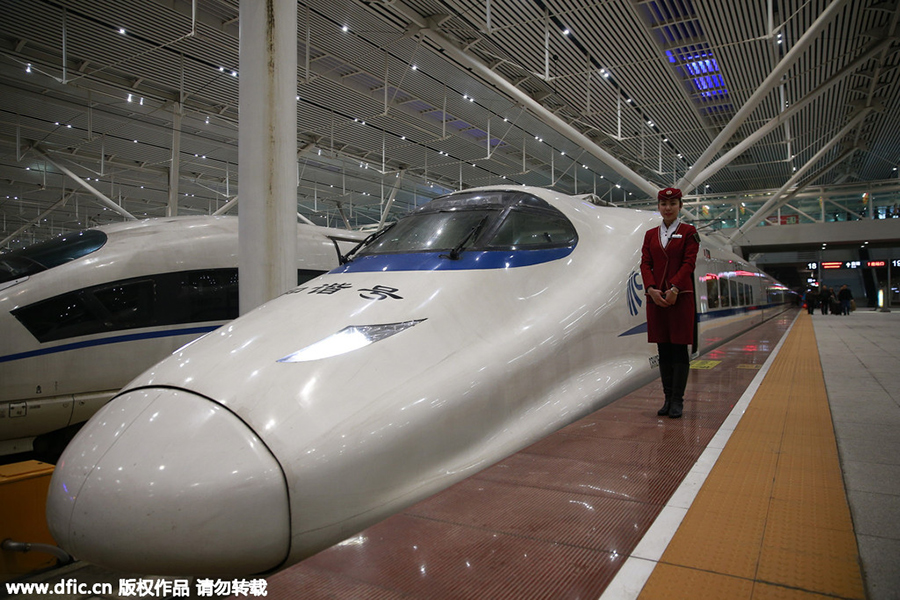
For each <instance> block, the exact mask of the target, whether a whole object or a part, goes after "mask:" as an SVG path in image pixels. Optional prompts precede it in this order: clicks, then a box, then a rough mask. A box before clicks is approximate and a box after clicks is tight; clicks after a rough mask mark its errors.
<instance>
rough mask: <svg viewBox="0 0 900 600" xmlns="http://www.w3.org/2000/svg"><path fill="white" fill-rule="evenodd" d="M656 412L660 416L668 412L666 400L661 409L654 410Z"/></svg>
mask: <svg viewBox="0 0 900 600" xmlns="http://www.w3.org/2000/svg"><path fill="white" fill-rule="evenodd" d="M656 414H658V415H659V416H661V417H664V416H666V415H667V414H669V401H668V400H666V403H665V404H663V405H662V408H661V409H659V410H658V411H656Z"/></svg>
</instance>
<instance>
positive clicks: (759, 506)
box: [640, 313, 865, 600]
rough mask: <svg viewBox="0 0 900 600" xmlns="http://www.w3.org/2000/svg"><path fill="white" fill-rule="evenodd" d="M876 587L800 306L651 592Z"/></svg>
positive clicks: (858, 594)
mask: <svg viewBox="0 0 900 600" xmlns="http://www.w3.org/2000/svg"><path fill="white" fill-rule="evenodd" d="M823 596H827V597H830V598H854V599H860V600H863V599H864V598H865V590H864V586H863V581H862V575H861V573H860V568H859V555H858V552H857V547H856V537H855V536H854V533H853V524H852V522H851V520H850V509H849V507H848V505H847V496H846V493H845V491H844V485H843V480H842V478H841V467H840V463H839V462H838V453H837V445H836V443H835V439H834V429H833V426H832V422H831V411H830V409H829V407H828V398H827V395H826V391H825V381H824V379H823V376H822V367H821V364H820V362H819V353H818V351H817V349H816V338H815V332H814V330H813V323H812V319H811V317H810V316H809V315H808V314H805V313H804V314H801V315H800V316H799V317H798V319H797V321H796V322H795V323H794V326H793V328H792V329H791V331H790V333H789V335H788V338H787V340H786V341H785V343H784V345H783V347H782V349H781V352H780V353H779V354H778V356H777V357H776V358H775V361H774V362H773V364H772V367H771V369H770V370H769V373H768V374H767V375H766V377H765V378H764V379H763V382H762V383H761V384H760V387H759V389H758V390H757V392H756V394H755V395H754V397H753V400H752V401H751V402H750V405H749V407H748V408H747V411H746V412H745V413H744V415H743V417H742V418H741V420H740V422H739V423H738V425H737V427H736V428H735V430H734V433H733V434H732V435H731V438H730V439H729V441H728V443H727V444H726V445H725V448H724V449H723V450H722V453H721V455H720V456H719V459H718V460H717V461H716V464H715V466H714V467H713V469H712V471H711V472H710V474H709V477H707V479H706V482H705V483H704V484H703V487H702V488H701V489H700V491H699V493H698V494H697V497H696V499H695V500H694V502H693V504H692V505H691V508H690V509H689V510H688V512H687V514H686V515H685V517H684V520H683V521H682V523H681V526H680V527H679V529H678V531H677V532H676V533H675V536H674V537H673V538H672V541H671V542H670V543H669V545H668V547H667V549H666V551H665V553H664V554H663V556H662V558H661V559H660V561H659V563H658V564H657V566H656V568H655V569H654V571H653V573H652V574H651V576H650V578H649V579H648V580H647V583H646V585H645V586H644V589H643V591H642V592H641V595H640V599H641V600H654V599H657V598H678V599H681V598H691V599H692V600H702V599H705V598H711V599H716V600H718V599H721V598H729V599H730V600H740V599H748V600H750V599H752V600H757V599H762V598H779V599H780V598H783V599H801V598H819V597H823Z"/></svg>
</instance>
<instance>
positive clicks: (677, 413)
mask: <svg viewBox="0 0 900 600" xmlns="http://www.w3.org/2000/svg"><path fill="white" fill-rule="evenodd" d="M683 408H684V401H681V402H679V401H677V400H673V401H672V405H671V406H670V407H669V418H670V419H680V418H681V411H682V410H683Z"/></svg>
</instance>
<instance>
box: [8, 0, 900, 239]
mask: <svg viewBox="0 0 900 600" xmlns="http://www.w3.org/2000/svg"><path fill="white" fill-rule="evenodd" d="M0 10H2V15H3V18H2V19H0V218H2V223H0V226H2V230H0V240H2V243H0V248H10V247H19V246H21V245H24V244H26V243H30V242H32V241H37V240H40V239H44V238H46V237H50V236H53V235H57V234H59V233H61V232H65V231H69V230H75V229H81V228H83V227H86V226H91V225H96V224H102V223H106V222H110V221H115V220H121V219H122V218H123V217H122V216H121V215H120V214H118V212H116V211H115V210H113V209H112V208H111V207H110V205H109V203H108V202H107V203H106V204H104V201H102V200H100V198H99V197H98V194H99V195H102V196H105V197H106V198H108V199H109V200H110V201H112V203H114V204H116V205H118V206H120V207H121V208H122V209H123V210H124V211H125V212H127V213H129V214H131V215H133V216H135V217H139V218H144V217H157V216H164V215H165V214H166V205H167V203H168V193H169V185H170V178H169V167H170V165H171V164H173V163H172V151H173V144H176V142H175V141H174V136H173V129H174V125H173V124H174V123H178V122H179V121H180V135H179V137H178V141H177V146H178V161H177V163H178V169H177V171H178V177H177V185H178V192H179V209H178V210H179V214H207V213H211V212H214V211H216V210H218V209H220V208H222V207H223V206H224V205H225V204H226V203H227V201H228V200H229V199H230V198H232V197H234V196H235V195H236V194H237V193H238V179H237V172H238V142H237V140H238V102H239V98H238V82H239V78H240V56H239V40H238V37H239V27H240V20H239V11H240V6H239V2H238V0H196V1H195V2H191V1H189V0H65V1H62V0H0ZM898 18H900V2H898V0H889V1H879V0H765V1H763V0H738V1H735V0H703V1H700V0H693V1H692V0H595V1H589V0H579V1H575V0H477V1H475V0H444V1H437V0H384V1H381V0H309V1H301V2H298V5H297V41H298V46H297V52H298V71H297V123H296V126H297V133H298V146H299V147H298V165H297V175H298V181H299V184H298V188H297V202H298V212H299V213H300V214H301V215H303V216H304V217H305V218H308V219H310V220H312V221H314V222H317V223H323V224H325V223H328V224H331V225H337V226H342V225H343V224H344V223H345V222H346V223H349V224H351V225H352V226H354V227H361V226H373V225H375V224H377V223H378V222H379V220H380V219H381V217H382V210H383V209H384V207H385V206H386V205H387V199H388V198H390V197H391V195H392V192H394V191H395V190H396V200H395V202H394V203H393V205H392V208H391V213H390V215H389V218H396V217H397V216H400V215H402V214H404V213H405V212H407V211H409V210H410V209H412V208H413V207H415V206H416V205H418V204H421V203H422V202H425V201H427V200H428V199H430V198H432V197H434V196H437V195H440V194H442V193H446V192H449V191H452V190H455V189H459V188H467V187H473V186H480V185H493V184H500V183H516V184H528V185H537V186H543V187H553V188H555V189H558V190H560V191H564V192H567V193H578V194H584V193H596V194H597V195H598V196H601V197H603V198H605V199H607V200H611V201H613V202H614V203H617V204H625V205H634V206H641V205H644V206H646V204H647V200H648V189H649V188H651V187H656V188H662V187H666V186H670V185H673V184H676V183H679V182H682V178H684V177H685V175H686V174H688V175H689V179H690V181H688V182H687V183H682V185H683V186H684V187H685V188H686V189H693V191H692V194H693V196H694V199H695V200H696V199H697V198H710V199H715V198H721V199H723V200H725V201H730V202H738V201H740V199H741V198H743V197H754V198H757V199H759V198H763V197H764V196H765V195H766V194H771V193H772V192H773V191H774V190H779V189H781V188H783V187H784V186H786V185H787V186H788V188H789V189H794V190H795V191H796V190H797V189H799V188H803V189H804V193H805V194H807V195H810V194H811V195H813V196H816V195H819V196H821V195H828V194H830V193H832V192H834V191H835V190H838V191H839V192H840V193H841V194H845V195H855V194H861V193H864V192H867V191H870V192H871V191H873V190H875V191H876V193H880V192H879V190H886V192H885V193H888V194H893V195H894V197H896V194H897V191H896V190H897V186H896V184H897V183H898V172H897V167H898V164H900V74H898V69H897V66H898V62H900V54H898V52H897V50H898V47H900V46H898V43H897V21H898ZM764 127H765V128H766V129H762V128H764ZM723 130H725V131H726V132H727V131H729V130H733V133H732V134H731V135H725V136H724V137H725V138H727V139H724V140H723V139H722V138H723V135H722V132H723ZM755 132H760V133H758V134H757V135H756V136H754V133H755ZM751 136H752V137H751ZM745 140H746V143H745V144H741V142H744V141H745ZM743 145H746V146H747V149H746V150H743V151H740V150H741V148H743ZM719 146H720V149H718V150H716V152H715V153H714V154H713V155H712V156H711V159H718V158H721V157H723V156H726V153H728V152H729V151H730V150H732V149H733V148H735V147H738V150H736V151H735V156H734V157H733V158H731V157H726V158H725V159H724V160H723V161H722V163H720V166H721V168H718V169H717V170H715V171H714V172H708V173H706V174H704V176H703V178H701V177H699V175H700V172H701V168H702V165H701V164H700V163H704V162H706V157H704V153H707V150H708V149H709V148H710V147H713V148H717V147H719ZM607 157H612V159H613V160H608V159H607ZM692 167H696V168H695V169H692ZM71 175H75V176H77V177H78V178H79V179H80V180H81V181H82V182H83V183H81V182H79V181H77V180H76V179H74V178H73V177H71ZM84 184H87V186H90V187H91V188H93V190H90V189H88V187H87V186H86V185H84ZM694 188H695V189H694ZM95 191H96V192H97V193H94V192H95ZM760 204H761V202H760Z"/></svg>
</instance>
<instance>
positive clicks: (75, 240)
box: [0, 217, 362, 456]
mask: <svg viewBox="0 0 900 600" xmlns="http://www.w3.org/2000/svg"><path fill="white" fill-rule="evenodd" d="M329 236H331V237H329ZM344 238H349V240H351V241H352V240H353V239H356V241H359V240H360V239H362V238H361V236H360V235H359V234H358V233H355V232H348V231H341V230H334V229H326V228H318V227H314V226H310V225H299V224H298V226H297V256H298V264H297V276H298V282H303V281H306V280H308V279H311V278H313V277H315V276H317V275H320V274H322V273H324V272H326V271H329V270H331V269H333V268H334V267H336V266H337V265H338V264H340V261H339V256H340V252H339V251H338V250H337V249H336V247H335V242H334V241H333V239H341V240H342V241H341V242H339V243H340V244H341V245H342V246H343V250H342V251H344V252H346V251H347V250H348V249H349V248H351V247H352V245H353V244H351V241H343V240H344ZM237 266H238V239H237V218H236V217H174V218H163V219H148V220H143V221H131V222H126V223H118V224H114V225H106V226H103V227H98V228H95V229H88V230H85V231H80V232H76V233H72V234H68V235H65V236H62V237H59V238H56V239H53V240H50V241H47V242H43V243H39V244H35V245H32V246H29V247H27V248H24V249H22V250H19V251H15V252H10V253H6V254H0V454H9V453H14V452H22V451H27V450H31V445H32V440H33V439H34V438H35V437H36V436H42V437H41V439H42V441H43V442H45V443H44V444H43V446H44V447H46V448H53V447H59V451H61V450H62V447H63V446H64V445H65V443H64V442H66V441H68V438H70V437H71V434H72V433H74V432H73V431H72V428H75V427H77V425H78V424H80V423H82V422H84V421H86V420H87V419H88V418H89V417H90V416H91V415H92V414H93V413H94V412H96V410H97V409H98V408H100V406H102V405H103V404H105V403H106V402H107V401H108V400H109V399H110V398H112V397H113V395H115V393H116V392H118V391H119V390H120V389H121V388H122V386H123V385H125V384H126V383H128V382H129V381H130V380H132V379H134V377H136V376H137V375H139V374H140V373H141V372H143V371H144V370H146V369H147V368H149V367H150V366H152V365H153V364H155V363H157V362H158V361H160V360H162V359H163V358H165V357H166V356H168V355H169V354H171V353H172V352H174V351H175V350H177V349H178V348H180V347H181V346H183V345H184V344H186V343H187V342H189V341H191V340H192V339H195V338H197V337H198V336H200V335H202V334H204V333H207V332H209V331H212V330H213V329H215V328H217V327H218V326H220V325H222V324H223V323H225V322H226V321H228V320H231V319H234V318H235V317H237V316H238V283H237ZM54 439H57V441H58V443H53V441H54ZM39 445H40V444H39ZM48 452H49V450H48ZM42 456H43V455H42Z"/></svg>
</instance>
